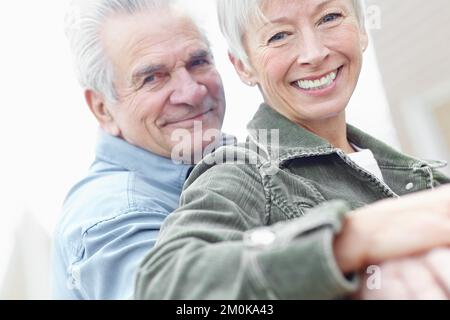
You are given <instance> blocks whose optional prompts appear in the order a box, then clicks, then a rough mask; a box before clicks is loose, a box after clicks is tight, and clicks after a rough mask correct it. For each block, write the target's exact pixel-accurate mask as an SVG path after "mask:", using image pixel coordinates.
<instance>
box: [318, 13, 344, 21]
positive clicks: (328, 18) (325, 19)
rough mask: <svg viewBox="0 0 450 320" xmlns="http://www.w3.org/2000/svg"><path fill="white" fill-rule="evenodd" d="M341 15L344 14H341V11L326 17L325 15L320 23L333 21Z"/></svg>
mask: <svg viewBox="0 0 450 320" xmlns="http://www.w3.org/2000/svg"><path fill="white" fill-rule="evenodd" d="M340 17H342V14H340V13H330V14H327V15H326V16H325V17H323V18H322V20H321V21H320V23H328V22H333V21H335V20H337V19H339V18H340Z"/></svg>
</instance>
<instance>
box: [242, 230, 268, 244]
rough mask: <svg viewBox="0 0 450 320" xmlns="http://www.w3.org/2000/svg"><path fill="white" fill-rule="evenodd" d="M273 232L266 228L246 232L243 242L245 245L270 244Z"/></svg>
mask: <svg viewBox="0 0 450 320" xmlns="http://www.w3.org/2000/svg"><path fill="white" fill-rule="evenodd" d="M275 238H276V236H275V234H274V233H273V232H272V231H270V230H268V229H259V230H255V231H251V232H249V233H247V234H246V236H245V238H244V242H245V244H246V245H247V246H249V247H253V248H261V247H266V246H269V245H271V244H272V243H273V242H274V241H275Z"/></svg>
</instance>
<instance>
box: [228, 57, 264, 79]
mask: <svg viewBox="0 0 450 320" xmlns="http://www.w3.org/2000/svg"><path fill="white" fill-rule="evenodd" d="M228 57H229V58H230V61H231V63H232V64H233V66H234V68H235V69H236V72H237V73H238V75H239V78H241V80H242V82H244V83H245V84H246V85H249V86H251V87H253V86H255V85H256V84H257V79H256V77H255V75H254V74H253V71H252V70H251V69H250V68H249V67H248V66H247V65H246V64H245V63H244V62H242V60H240V59H238V58H236V57H235V56H234V55H232V54H231V53H230V52H229V53H228Z"/></svg>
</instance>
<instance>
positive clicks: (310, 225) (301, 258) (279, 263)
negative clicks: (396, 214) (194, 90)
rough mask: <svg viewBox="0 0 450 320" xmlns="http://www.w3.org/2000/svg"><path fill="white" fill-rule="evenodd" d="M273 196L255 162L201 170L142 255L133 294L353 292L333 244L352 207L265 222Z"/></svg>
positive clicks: (330, 295)
mask: <svg viewBox="0 0 450 320" xmlns="http://www.w3.org/2000/svg"><path fill="white" fill-rule="evenodd" d="M196 170H197V169H196ZM267 201H268V200H267V199H266V195H265V192H264V189H263V185H262V182H261V177H260V175H259V174H258V173H257V172H254V171H253V169H251V168H250V166H245V165H240V166H239V165H218V166H215V167H212V168H211V169H209V170H207V171H206V172H204V173H203V174H201V175H200V176H199V177H198V178H197V179H196V180H195V181H194V182H193V183H192V184H191V185H189V186H188V187H187V188H186V189H185V191H184V192H183V195H182V199H181V206H180V208H179V209H178V210H177V211H175V212H174V213H173V214H171V215H170V216H169V218H168V219H167V220H166V221H165V223H164V225H163V229H162V232H161V234H160V238H159V240H158V243H157V245H156V247H155V248H154V250H152V251H151V252H150V254H148V256H147V257H146V258H145V259H144V261H143V262H142V264H141V267H140V269H139V272H138V277H137V283H136V292H135V298H137V299H302V298H303V299H314V298H318V299H334V298H340V297H343V296H346V295H348V294H349V293H352V292H353V291H355V290H356V287H357V283H356V282H357V281H356V278H353V280H351V281H350V280H348V279H347V278H345V277H344V275H343V274H342V273H341V271H340V270H339V268H338V267H337V264H336V262H335V258H334V255H333V250H332V242H333V237H334V234H336V233H338V232H339V230H340V229H341V221H342V218H343V217H344V215H345V213H346V212H348V211H349V210H348V208H347V206H346V205H345V204H344V203H342V202H330V203H326V204H324V205H322V206H320V207H317V208H315V209H312V210H311V211H310V212H309V213H308V214H307V215H306V216H304V217H301V218H298V219H296V220H290V221H287V222H282V223H277V224H274V225H271V226H266V225H265V224H267V223H266V221H267V212H266V211H267V208H266V204H267Z"/></svg>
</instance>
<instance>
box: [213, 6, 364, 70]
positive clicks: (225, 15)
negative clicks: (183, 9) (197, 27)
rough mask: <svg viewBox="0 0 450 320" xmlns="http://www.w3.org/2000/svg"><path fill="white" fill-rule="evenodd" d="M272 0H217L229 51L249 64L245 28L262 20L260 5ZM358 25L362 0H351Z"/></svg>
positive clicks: (362, 12)
mask: <svg viewBox="0 0 450 320" xmlns="http://www.w3.org/2000/svg"><path fill="white" fill-rule="evenodd" d="M264 1H272V0H217V14H218V18H219V25H220V29H221V31H222V34H223V35H224V37H225V39H226V40H227V42H228V46H229V50H230V53H231V54H232V55H233V56H235V57H236V58H238V59H239V60H241V61H242V62H243V63H245V64H246V65H249V61H248V57H247V53H246V52H245V48H244V44H243V40H244V39H243V35H244V33H245V32H246V28H247V27H248V26H249V25H250V23H252V22H254V21H255V20H254V19H257V20H262V21H264V19H265V18H264V15H263V13H262V11H261V5H262V4H263V2H264ZM352 1H353V4H354V6H355V10H356V13H357V15H358V19H359V21H360V25H361V26H362V28H364V3H363V2H364V0H352Z"/></svg>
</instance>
